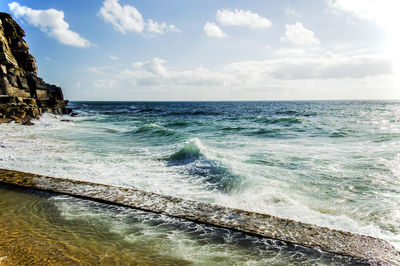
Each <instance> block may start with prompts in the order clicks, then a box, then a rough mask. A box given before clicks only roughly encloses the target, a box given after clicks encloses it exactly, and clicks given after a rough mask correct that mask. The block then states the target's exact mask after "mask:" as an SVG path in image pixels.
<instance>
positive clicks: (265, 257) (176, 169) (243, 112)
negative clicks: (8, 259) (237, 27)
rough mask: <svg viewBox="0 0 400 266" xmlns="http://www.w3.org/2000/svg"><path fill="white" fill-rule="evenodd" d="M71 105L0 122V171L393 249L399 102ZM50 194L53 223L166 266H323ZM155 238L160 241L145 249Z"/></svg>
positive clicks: (399, 186)
mask: <svg viewBox="0 0 400 266" xmlns="http://www.w3.org/2000/svg"><path fill="white" fill-rule="evenodd" d="M70 106H71V107H72V108H73V109H74V112H76V113H78V116H77V117H68V116H62V117H60V116H53V115H50V114H45V115H44V116H43V117H42V118H41V119H40V120H39V121H34V122H35V125H34V126H31V127H28V126H21V125H17V124H2V125H0V137H1V138H0V167H1V168H7V169H13V170H20V171H28V172H32V173H37V174H45V175H50V176H55V177H66V178H71V179H77V180H86V181H90V182H98V183H105V184H112V185H118V186H125V187H135V188H138V189H142V190H146V191H152V192H157V193H161V194H165V195H173V196H176V197H182V198H185V199H194V200H198V201H204V202H209V203H215V204H220V205H224V206H229V207H234V208H240V209H245V210H252V211H257V212H263V213H268V214H272V215H275V216H279V217H285V218H290V219H294V220H298V221H302V222H306V223H312V224H317V225H321V226H327V227H330V228H336V229H342V230H346V231H351V232H356V233H362V234H367V235H371V236H376V237H379V238H383V239H385V240H387V241H388V242H390V243H391V244H393V245H394V246H395V247H396V248H398V249H400V102H396V101H393V102H391V101H310V102H307V101H299V102H294V101H292V102H285V101H270V102H72V103H70ZM58 197H59V198H57V197H56V196H55V198H54V199H52V201H51V204H52V206H53V207H52V208H53V209H54V208H55V209H57V208H58V214H59V215H60V217H64V218H63V219H65V220H68V221H71V220H72V221H76V222H79V221H82V220H84V221H86V222H88V221H89V222H91V223H93V224H96V226H99V223H101V226H102V228H103V227H104V229H103V230H106V231H107V232H113V234H117V235H118V236H120V239H123V241H126V245H129V243H134V242H135V241H138V239H142V241H145V240H146V239H148V241H149V243H152V244H154V245H156V244H158V245H156V246H157V247H156V249H157V250H158V251H157V252H158V253H160V252H161V253H162V252H164V251H165V254H168V258H169V259H170V260H171V262H172V261H174V262H177V261H180V262H185V263H195V264H196V263H199V264H202V263H222V264H223V262H226V263H228V262H229V263H234V262H238V263H250V264H251V263H254V264H258V263H259V264H265V263H274V262H276V263H284V262H293V263H300V264H301V263H304V264H309V263H322V264H325V263H327V264H329V260H328V262H327V261H326V260H324V259H323V258H316V260H313V259H312V260H311V261H310V258H311V257H307V256H306V258H304V256H298V257H296V256H295V255H287V256H286V255H282V256H281V255H280V256H276V257H275V256H273V255H271V253H268V252H265V250H264V251H263V250H262V249H261V248H260V247H259V246H260V245H259V244H255V243H256V242H257V241H259V240H257V241H256V240H254V241H256V242H254V243H253V244H251V243H250V244H249V246H253V247H254V248H252V249H248V247H247V249H246V248H245V247H244V246H246V245H244V246H241V244H240V245H239V244H238V243H239V242H235V243H236V244H235V243H234V244H232V243H230V242H229V241H228V240H227V238H226V237H225V238H224V237H223V236H220V238H221V239H219V240H218V241H217V242H218V243H216V242H215V241H214V242H213V240H209V241H204V239H202V238H201V239H200V238H199V237H198V236H197V237H191V236H190V234H189V233H188V232H187V231H185V230H184V231H179V230H180V229H178V228H174V229H173V230H172V229H171V230H167V229H165V228H168V226H167V225H165V226H167V227H165V228H164V229H163V228H161V227H159V226H155V225H154V224H159V223H160V222H159V219H161V218H160V217H157V218H154V217H153V218H152V217H150V216H149V218H148V219H149V220H150V221H151V220H152V219H153V220H154V221H156V220H157V221H158V222H154V223H153V224H151V223H147V224H145V223H144V222H143V221H145V220H146V219H144V220H141V222H138V221H136V222H135V223H139V224H140V225H141V226H137V224H136V225H132V224H131V223H130V222H129V219H128V218H127V217H128V216H129V215H131V216H132V214H126V215H127V216H126V217H125V218H121V217H120V215H122V217H124V216H123V214H121V213H122V212H121V213H120V212H119V211H117V210H116V209H115V210H114V209H113V210H111V211H108V212H100V211H99V210H98V208H99V207H93V206H91V204H89V203H87V204H85V203H82V202H79V204H67V203H66V202H70V201H67V200H65V196H58ZM50 198H51V197H50ZM0 208H1V206H0ZM117 213H118V215H117ZM113 215H114V216H115V215H117V216H118V217H119V218H118V219H114V218H111V217H114V216H113ZM143 215H144V214H143V213H140V217H142V216H143ZM107 217H108V218H107ZM167 220H168V219H167V218H165V223H166V224H168V222H167ZM132 223H133V222H132ZM94 226H95V225H94ZM160 228H161V229H160ZM160 230H161V231H162V232H160ZM138 231H140V234H139V233H138ZM171 232H172V233H171ZM205 235H207V234H205ZM202 236H203V235H202ZM157 237H158V238H157ZM160 238H161V239H164V238H165V239H168V241H167V240H165V239H164V240H165V241H164V240H163V241H160V242H157V241H156V240H155V239H160ZM228 238H229V237H228ZM118 239H119V238H118ZM210 239H213V237H212V236H210ZM121 241H122V240H121ZM129 241H131V242H129ZM251 241H253V240H251ZM257 243H258V242H257ZM271 245H272V244H271ZM140 246H143V245H140ZM144 246H145V244H144ZM163 249H164V251H163ZM116 250H118V249H116ZM171 250H175V251H174V252H172V251H171ZM146 252H147V251H146ZM278 253H279V252H278ZM139 254H141V253H140V252H139ZM146 254H148V252H147V253H146ZM288 254H289V253H288ZM290 254H291V253H290ZM149 261H151V257H150V259H149ZM185 263H183V264H185Z"/></svg>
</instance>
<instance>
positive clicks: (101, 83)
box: [92, 79, 117, 89]
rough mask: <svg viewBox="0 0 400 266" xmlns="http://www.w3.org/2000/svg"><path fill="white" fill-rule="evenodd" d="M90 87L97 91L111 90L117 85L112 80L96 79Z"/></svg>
mask: <svg viewBox="0 0 400 266" xmlns="http://www.w3.org/2000/svg"><path fill="white" fill-rule="evenodd" d="M92 85H93V87H95V88H97V89H111V88H114V87H115V85H117V81H116V80H113V79H98V80H93V81H92Z"/></svg>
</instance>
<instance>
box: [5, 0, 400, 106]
mask: <svg viewBox="0 0 400 266" xmlns="http://www.w3.org/2000/svg"><path fill="white" fill-rule="evenodd" d="M399 8H400V1H398V0H303V1H294V0H293V1H289V0H252V1H239V0H202V1H194V0H168V1H166V0H163V1H162V0H140V1H139V0H85V1H82V0H79V1H78V0H70V1H64V0H35V1H29V0H19V1H7V0H1V2H0V10H1V11H3V12H8V13H10V14H12V16H13V18H14V19H15V20H16V21H17V22H18V23H19V24H20V25H21V26H22V28H23V29H24V30H25V32H26V37H25V40H26V41H27V43H28V45H29V47H30V52H31V54H33V56H34V57H35V58H36V60H37V65H38V67H39V76H41V77H42V78H44V80H45V81H46V82H48V83H52V84H56V85H58V86H61V87H62V89H63V92H64V96H65V98H66V99H70V100H103V101H107V100H109V101H208V100H213V101H214V100H332V99H382V100H399V99H400V87H399V85H400V71H399V69H400V67H399V65H400V51H399V49H398V47H400V34H398V33H397V31H398V30H397V29H396V28H397V26H398V25H400V16H398V15H397V10H399Z"/></svg>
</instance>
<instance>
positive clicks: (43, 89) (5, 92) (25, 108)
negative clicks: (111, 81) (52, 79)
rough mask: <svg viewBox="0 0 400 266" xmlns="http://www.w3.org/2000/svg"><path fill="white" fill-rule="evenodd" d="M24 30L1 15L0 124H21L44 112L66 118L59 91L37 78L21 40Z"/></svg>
mask: <svg viewBox="0 0 400 266" xmlns="http://www.w3.org/2000/svg"><path fill="white" fill-rule="evenodd" d="M24 36H25V32H24V30H23V29H22V28H21V27H20V26H19V25H18V24H17V22H15V21H14V20H13V19H12V17H11V15H10V14H7V13H3V12H0V123H2V122H6V121H12V120H13V121H16V122H19V123H22V122H23V121H24V120H25V121H26V119H25V118H26V117H30V118H38V117H39V116H40V115H41V114H42V113H43V112H51V113H54V114H68V113H70V112H71V109H70V108H66V105H67V104H68V101H66V100H64V96H63V93H62V90H61V88H60V87H57V86H55V85H50V84H48V83H46V82H44V81H43V79H41V78H40V77H38V76H37V66H36V60H35V58H34V57H33V56H32V55H31V54H30V53H29V47H28V45H27V44H26V42H25V40H24V39H23V37H24Z"/></svg>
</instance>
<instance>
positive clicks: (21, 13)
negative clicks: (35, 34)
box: [8, 2, 91, 47]
mask: <svg viewBox="0 0 400 266" xmlns="http://www.w3.org/2000/svg"><path fill="white" fill-rule="evenodd" d="M8 7H9V8H10V10H11V12H12V13H13V15H14V16H15V17H16V18H23V19H24V20H25V21H26V22H28V23H29V24H31V25H33V26H35V27H38V28H39V29H40V30H41V31H43V32H45V33H47V34H48V35H49V36H50V37H53V38H55V39H57V40H58V41H59V42H61V43H63V44H66V45H71V46H77V47H88V46H90V45H91V43H90V42H89V41H88V40H86V39H84V38H82V37H81V36H80V35H79V34H78V33H76V32H74V31H72V30H70V29H69V24H68V23H67V22H66V21H65V20H64V12H63V11H60V10H56V9H47V10H36V9H32V8H29V7H27V6H21V5H20V4H19V3H17V2H12V3H9V4H8Z"/></svg>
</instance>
